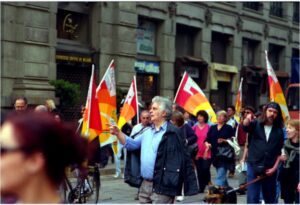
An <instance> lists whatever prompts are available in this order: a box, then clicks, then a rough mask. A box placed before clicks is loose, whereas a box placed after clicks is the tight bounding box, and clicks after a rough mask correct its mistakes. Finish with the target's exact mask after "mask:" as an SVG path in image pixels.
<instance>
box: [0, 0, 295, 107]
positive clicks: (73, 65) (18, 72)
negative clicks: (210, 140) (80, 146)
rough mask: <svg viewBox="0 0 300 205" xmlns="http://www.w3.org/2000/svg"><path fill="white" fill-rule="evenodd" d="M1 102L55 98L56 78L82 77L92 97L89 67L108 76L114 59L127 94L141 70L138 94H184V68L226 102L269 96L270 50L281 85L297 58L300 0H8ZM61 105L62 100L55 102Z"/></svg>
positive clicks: (209, 92) (4, 10)
mask: <svg viewBox="0 0 300 205" xmlns="http://www.w3.org/2000/svg"><path fill="white" fill-rule="evenodd" d="M1 47H2V49H1V53H2V55H1V107H2V108H9V107H11V106H12V103H13V100H14V98H15V97H16V96H19V95H24V96H26V97H27V98H28V100H29V104H31V105H35V104H39V103H43V102H44V100H45V99H47V98H55V96H54V88H53V87H52V86H50V85H49V83H48V82H49V80H53V79H65V80H68V81H70V82H75V83H79V84H80V86H81V91H82V94H81V100H80V102H79V103H78V106H76V107H75V108H73V111H79V105H80V104H84V102H85V100H86V93H87V87H88V81H89V77H90V73H91V65H92V64H95V67H96V74H97V78H98V81H97V82H99V79H101V78H102V76H103V74H104V72H105V70H106V68H107V66H108V65H109V63H110V61H111V60H112V59H114V60H115V64H116V82H117V87H120V88H122V89H123V90H124V91H125V93H126V92H127V89H128V86H129V84H130V82H131V80H132V78H133V75H136V76H137V89H138V91H139V95H140V96H139V97H140V100H142V101H143V102H144V103H145V104H147V103H149V102H150V99H151V98H152V97H153V96H155V95H163V96H169V97H170V98H171V99H172V98H174V95H175V93H176V91H177V87H178V85H179V83H180V80H181V77H182V74H183V72H184V70H187V72H188V73H189V74H190V76H191V77H193V78H194V80H195V81H196V82H197V83H198V84H199V86H200V87H201V88H202V89H203V91H204V93H205V94H206V96H207V97H208V98H209V99H210V101H211V102H214V103H217V104H218V106H220V107H221V108H225V107H226V106H228V105H231V104H234V100H235V94H236V92H237V87H238V84H239V79H240V78H241V77H244V78H245V83H244V86H243V93H244V94H243V95H244V96H243V97H244V98H243V103H244V104H251V105H253V106H254V107H257V106H258V105H260V104H262V103H265V102H267V101H268V98H269V97H268V87H267V81H266V80H267V75H266V69H265V54H264V51H265V50H268V51H269V59H270V61H271V63H272V65H273V68H274V70H275V72H276V74H277V77H278V78H279V81H280V83H281V85H282V87H283V90H284V89H285V88H286V87H287V85H288V83H289V78H290V74H291V59H292V58H293V57H299V2H229V3H228V2H215V3H214V2H193V3H192V2H85V3H82V2H2V3H1ZM56 100H57V102H59V100H58V99H56Z"/></svg>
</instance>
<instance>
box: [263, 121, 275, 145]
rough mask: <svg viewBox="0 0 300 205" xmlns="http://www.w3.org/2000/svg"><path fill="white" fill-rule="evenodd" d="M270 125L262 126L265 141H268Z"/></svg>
mask: <svg viewBox="0 0 300 205" xmlns="http://www.w3.org/2000/svg"><path fill="white" fill-rule="evenodd" d="M272 127H273V126H272V125H265V126H264V129H265V134H266V140H267V142H268V141H269V138H270V133H271V130H272Z"/></svg>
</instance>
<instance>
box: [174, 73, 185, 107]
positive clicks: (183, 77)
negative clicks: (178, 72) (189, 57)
mask: <svg viewBox="0 0 300 205" xmlns="http://www.w3.org/2000/svg"><path fill="white" fill-rule="evenodd" d="M185 75H186V71H184V73H183V76H182V79H181V81H180V84H179V87H178V89H177V92H176V95H175V98H174V101H173V103H175V101H176V98H177V95H178V92H179V88H180V87H181V84H182V82H183V79H184V77H185Z"/></svg>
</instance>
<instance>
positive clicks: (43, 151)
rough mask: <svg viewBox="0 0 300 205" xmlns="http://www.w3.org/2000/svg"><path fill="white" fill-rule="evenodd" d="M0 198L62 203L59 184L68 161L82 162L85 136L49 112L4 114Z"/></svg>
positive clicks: (28, 201)
mask: <svg viewBox="0 0 300 205" xmlns="http://www.w3.org/2000/svg"><path fill="white" fill-rule="evenodd" d="M0 145H1V163H0V176H1V181H0V193H1V198H2V197H5V196H7V195H9V196H14V197H15V198H16V199H17V203H62V202H63V201H62V199H61V198H60V194H59V192H58V187H59V185H60V184H61V182H62V181H63V179H64V177H65V168H66V167H67V166H68V165H73V164H82V162H83V161H84V159H85V156H86V143H85V139H84V138H82V137H80V136H79V135H77V134H75V129H73V128H72V127H69V126H67V125H66V124H62V123H60V122H57V121H56V120H55V119H54V118H53V116H51V115H49V114H48V113H34V112H33V113H24V114H20V115H13V116H10V117H9V118H7V120H6V121H5V122H4V124H3V125H2V127H1V129H0Z"/></svg>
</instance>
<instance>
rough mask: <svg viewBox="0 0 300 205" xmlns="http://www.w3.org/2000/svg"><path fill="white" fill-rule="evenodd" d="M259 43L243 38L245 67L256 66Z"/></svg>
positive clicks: (243, 61) (243, 62)
mask: <svg viewBox="0 0 300 205" xmlns="http://www.w3.org/2000/svg"><path fill="white" fill-rule="evenodd" d="M258 45H259V42H258V41H255V40H250V39H247V38H243V56H242V64H243V65H255V63H256V52H257V47H258Z"/></svg>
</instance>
